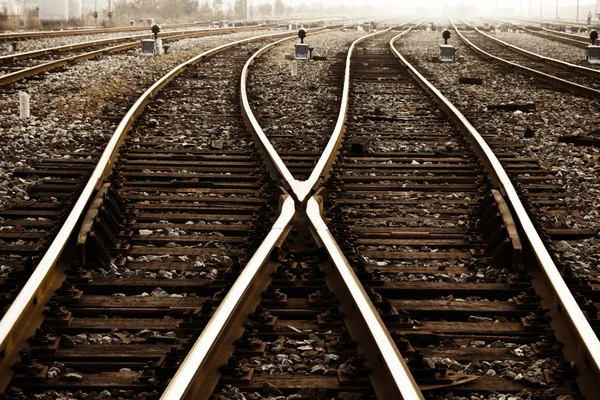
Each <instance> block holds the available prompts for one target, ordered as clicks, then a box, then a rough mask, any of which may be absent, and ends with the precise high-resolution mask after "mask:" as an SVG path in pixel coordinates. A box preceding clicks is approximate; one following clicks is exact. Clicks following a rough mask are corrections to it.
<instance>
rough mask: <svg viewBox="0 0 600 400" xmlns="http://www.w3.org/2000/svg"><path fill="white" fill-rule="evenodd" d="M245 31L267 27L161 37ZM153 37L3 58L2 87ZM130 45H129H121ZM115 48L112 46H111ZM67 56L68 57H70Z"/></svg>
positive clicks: (170, 35)
mask: <svg viewBox="0 0 600 400" xmlns="http://www.w3.org/2000/svg"><path fill="white" fill-rule="evenodd" d="M240 29H242V30H250V31H251V30H259V29H264V27H263V26H253V27H247V28H246V27H244V28H224V29H214V30H210V29H209V30H207V29H200V30H193V31H188V32H168V33H166V34H163V35H161V38H162V39H163V43H169V42H172V41H177V40H182V39H187V38H194V37H202V36H209V35H215V34H218V35H220V34H228V33H233V32H238V31H240ZM143 37H149V36H148V35H142V36H136V37H127V38H115V39H110V40H98V41H92V42H87V43H80V44H77V45H68V46H61V47H58V48H57V47H55V48H51V49H42V50H36V51H32V52H27V53H21V54H13V55H8V56H4V57H0V86H3V85H8V84H11V83H14V82H18V81H20V80H22V79H25V78H30V77H35V76H37V75H40V74H42V73H45V72H49V71H53V70H56V69H60V68H64V67H67V66H69V65H71V64H73V63H77V62H81V61H85V60H89V59H92V58H97V57H101V56H103V55H106V54H111V53H116V52H123V51H130V50H134V49H136V50H137V49H138V48H139V46H140V42H139V40H135V41H132V39H141V38H143ZM121 42H126V43H121ZM109 43H111V44H115V43H119V44H115V45H109V46H108V47H106V45H107V44H109ZM64 53H67V54H66V55H65V54H64Z"/></svg>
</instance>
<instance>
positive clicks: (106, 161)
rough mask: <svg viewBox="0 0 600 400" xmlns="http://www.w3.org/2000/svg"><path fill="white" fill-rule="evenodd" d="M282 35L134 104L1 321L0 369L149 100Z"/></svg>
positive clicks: (28, 328) (46, 293) (29, 327)
mask: <svg viewBox="0 0 600 400" xmlns="http://www.w3.org/2000/svg"><path fill="white" fill-rule="evenodd" d="M283 35H289V32H285V33H275V34H269V35H260V36H255V37H252V38H247V39H242V40H239V41H236V42H232V43H228V44H224V45H221V46H218V47H216V48H214V49H211V50H208V51H206V52H203V53H202V54H200V55H198V56H196V57H194V58H192V59H190V60H188V61H186V62H184V63H183V64H181V65H179V66H177V67H176V68H174V69H173V70H171V71H170V72H169V73H168V74H166V75H165V76H163V77H162V78H161V79H159V80H158V81H157V82H155V83H154V85H152V86H151V87H150V88H149V89H148V90H146V92H144V94H143V95H142V96H141V97H140V98H139V99H138V100H137V101H136V102H135V103H134V105H133V106H132V107H131V108H130V109H129V111H128V112H127V114H126V115H125V117H123V119H122V120H121V122H120V123H119V126H118V127H117V129H116V130H115V133H114V134H113V136H112V137H111V139H110V141H109V142H108V144H107V145H106V148H105V149H104V151H103V153H102V155H101V157H100V159H99V161H98V164H97V166H96V168H95V169H94V171H93V173H92V176H91V177H90V179H89V181H88V182H87V184H86V185H85V187H84V189H83V191H82V193H81V195H80V196H79V198H78V199H77V202H76V203H75V205H74V207H73V209H72V211H71V212H70V213H69V215H68V217H67V219H66V221H65V222H64V224H63V226H62V227H61V229H60V231H59V232H58V234H57V235H56V237H55V239H54V240H53V242H52V244H51V245H50V247H49V248H48V250H47V251H46V253H45V254H44V257H43V258H42V259H41V261H40V263H39V264H38V265H37V267H36V268H35V271H34V272H33V274H32V275H31V277H30V278H29V280H28V281H27V283H26V284H25V286H24V287H23V289H21V291H20V292H19V294H18V296H17V297H16V298H15V300H14V301H13V303H12V304H11V306H10V308H9V309H8V311H7V312H6V314H5V315H4V317H3V318H2V320H1V321H0V370H3V368H10V367H11V366H12V365H13V364H14V362H15V361H16V359H17V357H18V350H19V349H20V347H21V346H23V345H24V344H25V342H26V340H27V339H28V338H29V337H30V336H31V335H33V333H34V332H35V328H36V327H37V326H39V323H40V320H39V319H36V317H35V316H36V315H41V312H42V311H43V309H44V308H45V305H46V302H47V301H48V299H49V298H50V296H51V295H52V293H53V292H54V290H55V289H57V288H58V287H60V284H61V281H62V280H58V281H57V279H56V278H55V275H57V274H60V271H59V270H60V268H59V261H60V259H61V256H62V255H63V251H64V250H65V247H66V246H67V243H68V241H69V239H70V238H71V237H72V235H73V234H76V233H77V228H78V226H79V221H80V219H81V217H82V216H83V215H85V210H86V208H87V205H88V204H89V203H90V201H91V200H92V198H93V195H94V193H95V192H96V190H98V189H99V188H100V187H101V185H102V183H103V182H104V180H105V179H106V178H107V177H108V176H109V175H110V174H111V172H112V168H113V164H114V162H115V160H116V158H117V155H118V150H119V147H120V146H121V144H122V143H123V141H124V140H125V138H126V137H127V132H128V131H129V130H130V129H131V127H132V126H133V123H134V121H135V119H136V117H137V116H139V115H140V114H141V112H142V110H143V108H144V107H145V106H146V105H147V104H148V102H149V101H150V99H151V98H152V97H153V96H154V95H155V94H156V93H157V92H158V91H160V90H161V89H162V88H163V87H165V86H166V85H167V84H168V83H170V82H171V81H172V80H173V79H174V78H176V77H177V76H179V75H180V74H182V73H183V72H184V71H185V70H186V69H187V68H188V67H189V66H191V65H194V64H197V63H198V62H200V61H201V60H203V59H205V58H206V57H209V56H212V55H214V54H217V53H219V52H222V51H224V50H226V49H228V48H231V47H234V46H237V45H240V44H244V43H248V42H251V41H255V40H260V39H264V38H273V37H278V36H283ZM9 378H10V377H8V376H0V387H1V386H2V385H3V384H8V382H4V380H6V379H9Z"/></svg>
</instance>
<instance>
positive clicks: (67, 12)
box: [0, 0, 600, 26]
mask: <svg viewBox="0 0 600 400" xmlns="http://www.w3.org/2000/svg"><path fill="white" fill-rule="evenodd" d="M598 4H600V0H579V1H578V0H462V1H450V0H426V1H423V0H0V23H1V22H2V18H5V20H6V19H7V18H10V17H13V21H14V22H16V23H17V24H18V23H20V22H19V21H21V20H25V19H26V17H25V16H29V17H30V19H29V20H30V22H29V23H28V25H31V24H33V25H35V21H41V22H42V23H44V22H49V21H68V22H69V23H70V25H76V26H79V25H90V24H94V23H95V20H94V16H93V15H94V13H95V12H97V13H98V18H99V24H100V25H102V26H111V25H115V24H119V25H122V24H127V23H128V22H129V21H131V20H135V21H139V20H140V19H142V18H154V19H156V21H157V22H164V21H169V22H197V21H216V20H220V19H227V20H240V19H243V18H244V16H246V17H247V18H248V19H294V18H307V17H326V16H330V17H338V18H339V17H349V18H352V17H364V18H374V17H378V16H386V17H387V16H394V15H398V16H408V15H410V16H420V17H425V16H432V17H435V16H442V15H445V16H448V15H459V16H462V17H470V16H486V15H488V16H499V17H524V18H532V19H539V18H543V19H550V18H556V17H557V16H558V17H559V18H560V19H565V20H575V18H576V17H577V16H578V17H579V20H585V19H586V18H587V16H588V13H589V12H592V15H593V19H594V20H597V18H598V15H597V12H598V13H600V8H599V7H598ZM244 10H245V12H244ZM19 16H23V17H21V18H19ZM38 23H39V22H38Z"/></svg>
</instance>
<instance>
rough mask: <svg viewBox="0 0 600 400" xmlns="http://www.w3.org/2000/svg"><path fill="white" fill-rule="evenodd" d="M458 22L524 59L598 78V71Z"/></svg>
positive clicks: (599, 76)
mask: <svg viewBox="0 0 600 400" xmlns="http://www.w3.org/2000/svg"><path fill="white" fill-rule="evenodd" d="M458 20H459V21H461V22H462V23H463V24H465V25H466V26H468V27H471V28H473V29H474V30H475V32H477V33H479V34H481V35H483V36H485V37H487V38H488V39H490V40H492V41H494V42H496V43H498V44H499V45H501V46H503V47H507V48H509V49H511V50H513V51H515V52H517V53H519V54H521V55H524V56H525V57H529V58H532V59H534V60H536V61H544V62H547V63H549V64H552V65H555V66H557V67H559V68H564V69H568V70H570V71H575V72H580V73H582V74H585V75H588V76H591V77H594V78H600V70H597V69H592V68H587V67H583V66H581V65H575V64H571V63H568V62H565V61H561V60H557V59H555V58H550V57H545V56H542V55H540V54H536V53H534V52H531V51H528V50H525V49H522V48H520V47H518V46H515V45H513V44H510V43H507V42H505V41H503V40H500V39H498V38H495V37H493V36H492V35H488V34H487V33H485V32H483V31H481V30H479V29H478V28H477V27H476V26H473V25H471V24H469V23H468V22H465V21H463V20H461V19H460V18H459V19H458Z"/></svg>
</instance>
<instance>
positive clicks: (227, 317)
mask: <svg viewBox="0 0 600 400" xmlns="http://www.w3.org/2000/svg"><path fill="white" fill-rule="evenodd" d="M295 214H296V209H295V206H294V200H293V199H292V198H291V197H290V196H286V198H285V200H284V202H283V206H282V207H281V213H280V215H279V218H278V219H277V221H276V222H275V225H273V228H272V229H271V231H270V232H269V234H268V235H267V238H266V239H265V240H264V241H263V242H262V243H261V245H260V247H259V248H258V250H257V251H256V253H254V255H253V256H252V258H251V259H250V261H249V262H248V264H246V266H245V267H244V269H243V270H242V273H241V274H240V276H239V277H238V278H237V280H236V281H235V283H234V284H233V286H232V287H231V289H230V290H229V292H227V295H226V296H225V298H224V299H223V301H222V302H221V304H220V305H219V307H218V308H217V310H216V311H215V313H214V314H213V316H212V317H211V319H210V321H209V322H208V324H207V325H206V327H205V328H204V330H203V331H202V334H201V335H200V337H199V338H198V340H197V341H196V343H195V344H194V346H193V347H192V349H191V350H190V352H189V353H188V355H187V356H186V358H185V360H184V361H183V362H182V363H181V366H180V367H179V368H178V369H177V372H176V373H175V376H174V377H173V379H171V382H170V383H169V385H168V386H167V388H166V389H165V391H164V392H163V395H162V397H161V399H163V400H167V399H168V400H179V399H190V400H191V399H208V398H209V397H210V395H211V394H212V392H213V389H214V385H213V384H211V383H209V382H211V381H214V382H215V383H216V380H218V377H219V375H220V373H219V372H218V370H216V369H215V368H214V366H215V364H217V365H221V364H224V363H225V362H226V361H227V358H229V354H230V353H232V352H233V348H234V341H235V340H236V339H238V338H239V337H240V336H241V335H242V333H243V329H244V328H243V326H242V324H243V321H244V320H245V319H246V317H247V315H248V314H249V313H251V312H252V311H253V310H254V307H256V305H257V304H258V302H259V301H260V293H262V292H263V291H265V290H266V289H267V286H268V285H269V282H270V279H269V277H270V275H271V274H272V273H273V272H274V271H275V270H276V268H277V264H276V263H274V262H271V261H270V259H269V256H270V255H271V252H272V251H273V249H274V248H275V247H276V246H277V245H278V243H281V242H282V241H283V240H284V239H285V238H286V236H287V235H288V233H289V232H290V230H291V222H292V219H293V218H294V215H295ZM227 350H230V351H227ZM215 359H216V360H215ZM215 378H216V380H215Z"/></svg>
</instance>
